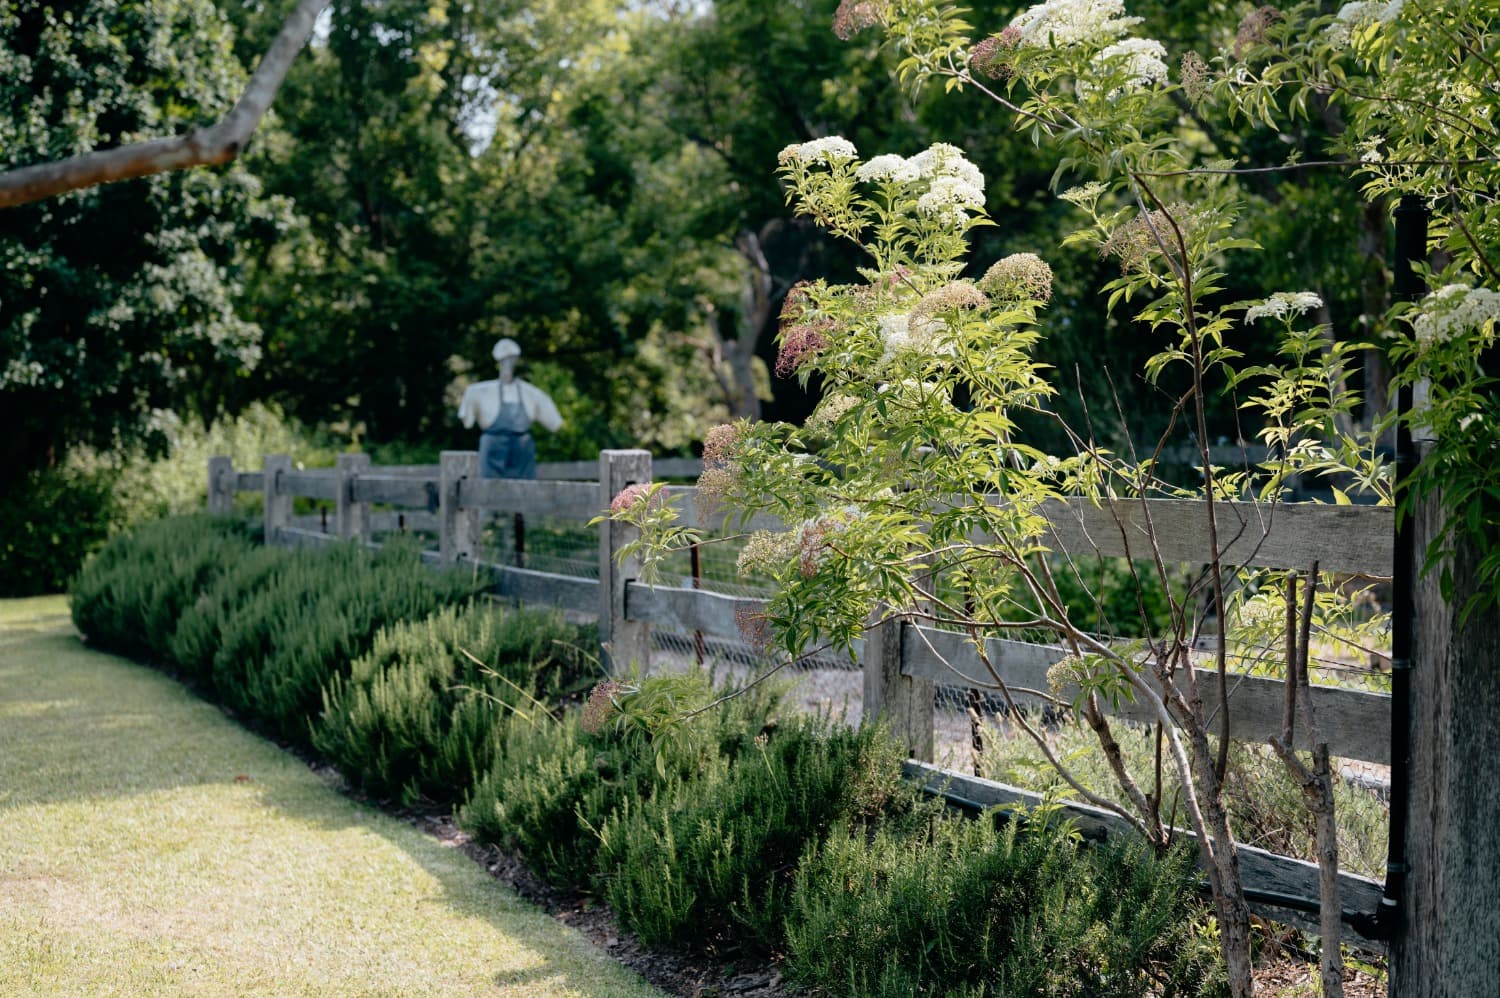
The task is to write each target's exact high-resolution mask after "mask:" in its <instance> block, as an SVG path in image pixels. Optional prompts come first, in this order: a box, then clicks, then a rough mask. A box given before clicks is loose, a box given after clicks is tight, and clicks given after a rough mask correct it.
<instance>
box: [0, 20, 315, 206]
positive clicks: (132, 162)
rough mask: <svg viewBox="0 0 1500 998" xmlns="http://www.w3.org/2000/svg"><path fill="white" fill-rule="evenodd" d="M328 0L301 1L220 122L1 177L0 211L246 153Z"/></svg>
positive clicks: (42, 164)
mask: <svg viewBox="0 0 1500 998" xmlns="http://www.w3.org/2000/svg"><path fill="white" fill-rule="evenodd" d="M328 3H329V0H299V3H298V4H297V7H296V9H295V10H293V11H292V13H291V15H290V16H289V17H288V18H287V19H286V23H284V24H283V25H282V26H281V31H280V33H279V34H277V36H276V40H275V41H273V42H272V43H271V47H270V48H269V49H267V50H266V55H265V58H263V59H262V60H261V62H260V66H259V67H257V68H256V70H255V73H254V75H252V76H251V77H250V81H249V82H248V83H246V84H245V92H244V93H243V94H241V95H240V99H239V100H238V101H237V102H236V103H235V105H234V107H233V108H232V109H231V110H230V112H229V113H228V114H227V115H225V116H224V117H223V118H222V119H220V121H219V122H218V124H215V125H213V126H211V127H209V128H201V129H200V128H195V129H193V130H191V131H189V132H188V133H187V134H185V135H174V136H172V137H171V138H165V139H152V140H150V141H148V142H137V143H135V144H133V145H128V146H121V147H119V148H117V149H103V150H97V151H95V152H90V153H84V154H83V155H82V156H73V157H71V158H69V159H63V160H58V161H56V162H52V163H38V164H36V165H35V166H23V167H20V168H19V169H14V170H7V171H6V172H4V173H0V208H10V207H13V206H15V205H21V204H27V203H29V202H32V201H40V200H41V199H43V198H49V197H53V196H55V195H58V194H65V193H67V192H68V191H76V190H80V189H82V188H85V187H94V186H97V185H99V184H108V183H113V182H114V181H116V180H129V179H131V178H133V177H144V176H147V175H149V174H153V173H166V172H168V171H171V170H184V169H187V168H188V167H193V166H219V165H222V164H224V163H227V162H229V161H230V160H232V159H234V158H235V157H236V156H238V155H239V154H240V153H241V152H242V151H244V148H245V144H246V143H248V142H249V141H250V136H251V135H252V134H254V132H255V129H256V126H258V125H259V124H260V119H261V118H263V117H265V113H266V110H267V109H268V108H270V106H271V101H272V100H274V99H275V97H276V92H277V91H278V90H280V89H281V83H282V81H283V80H284V79H286V74H287V70H288V69H290V68H291V65H292V60H294V59H295V58H296V57H297V53H298V52H300V51H302V47H303V46H304V45H306V44H307V40H308V38H310V37H311V36H312V31H313V23H314V22H315V21H316V20H317V18H318V15H319V14H320V13H322V11H323V8H325V7H327V6H328Z"/></svg>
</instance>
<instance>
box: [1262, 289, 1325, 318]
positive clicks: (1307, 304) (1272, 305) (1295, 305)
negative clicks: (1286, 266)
mask: <svg viewBox="0 0 1500 998" xmlns="http://www.w3.org/2000/svg"><path fill="white" fill-rule="evenodd" d="M1322 307H1323V299H1322V298H1320V297H1318V296H1317V295H1315V294H1313V293H1312V292H1311V291H1278V292H1276V293H1275V294H1273V295H1272V296H1271V297H1269V298H1267V299H1266V300H1265V301H1263V302H1261V303H1260V304H1259V305H1252V306H1250V308H1248V309H1246V310H1245V321H1246V322H1247V323H1250V322H1255V321H1257V320H1259V319H1264V318H1265V317H1266V316H1270V317H1271V318H1273V319H1286V318H1291V317H1295V316H1298V315H1302V314H1303V313H1304V312H1310V311H1312V310H1313V309H1315V308H1322Z"/></svg>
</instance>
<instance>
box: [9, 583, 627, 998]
mask: <svg viewBox="0 0 1500 998" xmlns="http://www.w3.org/2000/svg"><path fill="white" fill-rule="evenodd" d="M476 993H477V994H485V993H488V994H505V995H554V994H580V995H622V996H624V995H652V994H656V993H657V992H655V991H654V990H653V989H651V988H650V987H649V986H648V985H646V984H645V983H643V982H642V981H641V980H640V979H639V978H636V977H635V976H634V975H633V974H631V973H630V972H629V971H627V970H625V969H624V968H622V967H620V966H619V965H618V964H616V963H614V962H612V961H611V960H609V959H608V958H607V957H605V956H604V955H603V954H602V953H601V952H599V951H598V950H596V949H594V948H593V947H592V946H590V945H589V944H588V943H587V942H586V941H585V940H584V939H583V938H582V937H581V936H579V935H578V934H576V933H575V932H573V931H572V930H570V929H568V928H567V927H565V926H562V925H560V924H558V923H557V922H556V921H554V920H553V919H551V918H550V917H548V916H547V915H546V914H544V913H543V912H541V911H539V910H537V909H535V908H533V907H532V906H530V905H528V904H526V903H525V902H523V901H521V900H519V899H518V898H517V897H515V895H514V894H512V893H510V892H509V891H508V890H507V889H505V888H504V887H502V886H501V885H499V884H498V883H496V882H495V881H494V880H493V879H492V878H491V877H490V876H489V875H488V874H486V873H485V872H484V871H483V870H482V869H480V868H479V866H477V865H476V864H475V863H473V862H472V861H471V860H469V859H468V858H467V857H465V856H464V855H462V854H461V853H460V852H458V851H456V850H453V849H449V848H445V847H443V846H442V845H440V844H439V843H438V842H436V841H435V840H433V839H431V838H429V837H427V836H426V835H424V834H422V833H421V832H419V831H418V830H416V829H415V828H412V827H410V826H408V825H406V824H404V823H403V822H401V821H399V820H396V819H393V818H391V817H389V816H387V815H384V814H381V813H379V812H377V811H375V810H373V809H371V808H369V807H365V806H363V805H361V804H359V803H357V802H355V801H352V800H350V799H348V798H347V797H344V796H343V795H341V794H340V793H338V792H337V791H336V790H335V789H334V788H332V787H330V786H329V785H328V784H327V783H326V782H325V781H323V780H322V779H320V778H319V777H318V776H317V775H316V774H314V773H313V772H312V771H310V770H309V769H308V767H307V765H306V764H305V763H303V762H301V761H300V760H298V759H297V758H296V757H294V756H292V755H289V754H287V753H285V752H283V751H281V750H280V749H278V748H276V747H275V746H274V745H272V744H270V743H269V742H266V741H264V740H262V739H260V738H258V737H256V736H254V735H252V734H250V733H248V732H246V731H245V730H243V729H242V728H240V727H239V726H238V725H237V724H235V723H234V722H233V721H232V720H230V719H228V718H226V717H225V716H224V715H223V714H222V713H221V712H220V711H219V710H218V709H217V708H215V707H213V706H211V705H209V704H207V703H204V702H202V701H200V700H198V699H196V698H195V697H193V696H192V695H191V694H189V693H188V692H186V691H185V690H184V689H182V688H181V687H179V686H178V685H177V684H176V683H175V682H173V681H172V680H170V679H168V678H166V677H164V676H161V675H159V674H157V673H155V672H153V671H151V670H149V669H147V668H144V667H142V666H139V665H136V664H134V663H131V662H129V661H126V660H123V659H119V658H116V657H114V656H110V655H104V654H100V653H98V652H94V651H90V650H89V649H87V648H85V647H84V646H83V645H82V644H81V643H80V642H79V639H78V637H77V635H76V633H75V632H74V630H73V628H72V626H71V624H70V623H69V621H68V618H67V605H66V602H65V600H64V599H63V598H62V597H48V598H43V599H33V600H8V601H0V994H5V995H13V994H23V995H24V994H39V995H62V994H68V995H77V994H88V995H109V994H119V995H145V994H152V995H157V994H192V995H213V994H226V995H227V994H233V995H253V994H265V995H272V994H274V995H295V994H306V995H356V994H357V995H374V994H389V995H416V994H444V995H452V994H476Z"/></svg>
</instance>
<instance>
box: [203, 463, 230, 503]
mask: <svg viewBox="0 0 1500 998" xmlns="http://www.w3.org/2000/svg"><path fill="white" fill-rule="evenodd" d="M208 511H209V512H210V513H212V514H214V515H215V516H223V515H225V514H226V513H232V512H234V461H233V459H231V458H227V457H211V458H209V459H208Z"/></svg>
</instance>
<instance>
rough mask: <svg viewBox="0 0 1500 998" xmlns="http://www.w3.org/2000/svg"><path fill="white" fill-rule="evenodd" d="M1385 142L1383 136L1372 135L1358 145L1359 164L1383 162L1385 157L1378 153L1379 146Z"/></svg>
mask: <svg viewBox="0 0 1500 998" xmlns="http://www.w3.org/2000/svg"><path fill="white" fill-rule="evenodd" d="M1384 141H1385V136H1383V135H1372V136H1370V137H1369V138H1367V139H1363V140H1361V141H1360V143H1359V149H1360V153H1359V161H1360V162H1361V163H1380V162H1384V160H1385V155H1384V154H1383V153H1381V151H1380V145H1381V143H1383V142H1384Z"/></svg>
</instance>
